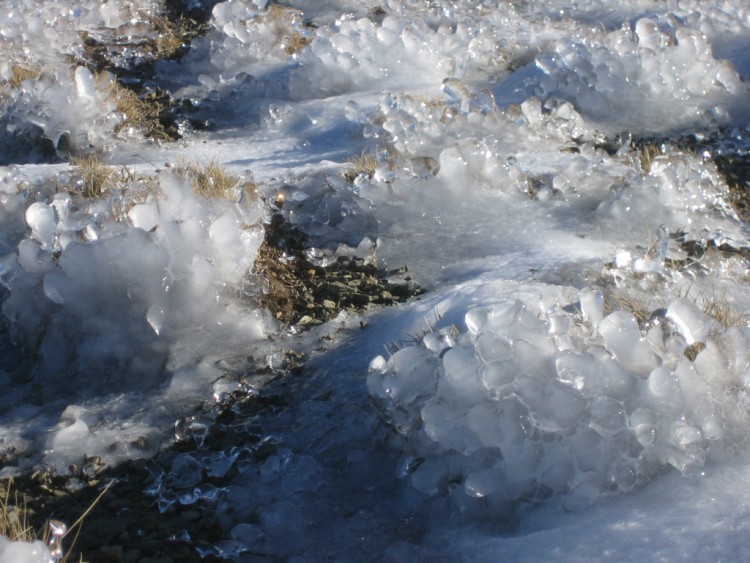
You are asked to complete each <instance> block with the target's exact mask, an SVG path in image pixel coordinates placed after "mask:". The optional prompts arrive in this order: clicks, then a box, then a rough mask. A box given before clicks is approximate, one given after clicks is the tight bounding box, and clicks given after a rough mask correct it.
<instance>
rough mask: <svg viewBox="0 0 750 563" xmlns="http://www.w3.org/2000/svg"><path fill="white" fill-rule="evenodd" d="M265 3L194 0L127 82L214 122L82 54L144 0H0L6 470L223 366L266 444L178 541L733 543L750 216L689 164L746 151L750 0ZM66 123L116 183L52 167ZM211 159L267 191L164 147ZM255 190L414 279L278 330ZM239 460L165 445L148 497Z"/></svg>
mask: <svg viewBox="0 0 750 563" xmlns="http://www.w3.org/2000/svg"><path fill="white" fill-rule="evenodd" d="M209 4H210V6H209ZM266 4H267V2H265V1H263V0H255V1H254V2H253V1H249V0H247V1H240V0H229V1H226V2H218V3H217V2H192V3H191V4H190V5H191V6H193V7H200V6H204V7H211V6H213V8H212V11H211V17H210V18H209V20H208V30H207V32H206V33H205V34H204V35H203V36H201V37H199V38H197V39H195V40H194V41H193V42H192V43H191V45H190V47H189V49H187V50H186V52H185V53H184V54H183V55H182V56H181V57H180V58H179V59H177V60H171V61H160V62H158V63H156V73H155V74H154V76H153V77H152V78H150V80H153V81H154V82H158V84H159V86H160V87H162V88H164V89H167V90H168V91H169V92H170V94H171V95H172V96H173V97H174V98H175V99H177V100H180V102H181V103H182V104H183V106H186V105H189V106H190V107H191V108H192V109H191V113H190V116H191V117H190V119H191V120H192V123H193V125H195V124H196V123H201V124H202V128H203V129H206V130H205V131H197V130H195V129H194V128H191V127H190V124H189V123H187V118H185V120H184V122H183V121H180V120H179V119H180V118H178V125H180V127H181V132H182V134H183V136H182V138H181V139H180V140H179V141H176V142H161V143H159V142H155V141H152V140H151V141H148V140H145V139H144V137H143V135H142V132H140V131H138V130H137V129H136V128H134V127H131V126H130V124H129V123H128V121H127V116H125V115H124V114H123V113H122V112H121V111H119V110H118V109H117V107H116V104H115V102H114V101H113V99H112V97H111V95H110V94H111V90H108V86H107V84H111V81H112V77H111V76H110V77H107V76H99V77H96V76H94V75H93V74H92V73H91V72H90V70H88V69H86V68H85V67H84V66H82V65H81V64H79V63H76V62H75V61H80V60H81V59H82V57H84V55H85V54H84V53H83V51H82V41H81V34H80V32H82V31H86V32H87V33H89V34H90V35H92V36H94V37H106V36H107V30H108V29H109V30H115V36H121V37H123V38H124V37H135V38H138V37H141V36H142V35H143V34H144V33H146V34H148V33H149V31H148V29H149V26H147V25H145V23H144V22H147V21H150V20H149V18H150V17H153V16H155V15H158V14H159V11H160V9H161V6H160V5H159V3H158V2H155V1H154V2H150V1H149V0H131V1H125V0H119V1H115V0H110V2H107V3H104V4H102V3H99V2H93V1H87V0H84V1H81V2H73V1H72V0H56V1H53V0H47V1H45V2H32V1H27V0H5V2H3V3H2V5H0V22H1V23H0V51H1V52H2V55H3V56H2V59H0V60H2V61H3V62H1V63H0V76H1V77H2V78H3V80H4V81H5V85H4V86H3V87H2V90H0V105H1V106H2V109H3V113H2V116H0V123H2V131H0V162H2V163H3V164H4V166H3V167H2V168H0V283H2V287H1V288H0V299H2V313H3V316H2V324H1V325H0V335H1V336H2V341H1V342H0V362H2V363H0V385H2V387H3V389H4V392H3V393H2V394H0V413H2V415H1V416H0V444H1V445H2V448H3V450H4V452H5V454H6V455H5V457H4V459H5V460H7V464H6V466H5V467H4V468H3V469H2V470H1V471H2V475H6V476H7V475H13V474H15V473H18V472H22V471H28V470H30V469H32V468H34V467H36V466H38V465H39V464H46V465H48V466H50V467H52V468H53V469H55V470H59V471H65V468H67V466H68V465H69V464H70V463H73V462H77V461H79V460H80V458H81V456H83V455H84V454H85V455H89V456H93V455H98V456H101V457H102V458H104V459H105V460H106V461H107V462H109V463H115V462H117V461H120V460H122V459H127V458H132V457H140V456H144V455H150V454H153V453H154V452H155V451H157V450H158V449H159V448H160V447H163V446H164V445H165V444H167V443H168V442H169V441H170V440H171V439H172V436H171V432H170V430H171V426H172V424H173V423H174V421H175V420H177V419H181V418H182V417H185V416H187V415H188V414H190V413H191V412H192V411H191V409H192V408H193V407H194V405H195V404H196V402H198V401H201V400H207V399H209V398H210V397H211V396H212V394H213V395H216V396H220V395H221V393H222V392H227V391H231V390H232V385H233V384H232V383H231V382H229V381H228V380H227V378H226V377H223V376H226V375H227V373H229V372H231V373H232V374H234V375H237V373H239V374H240V375H241V376H242V377H243V378H244V379H245V380H246V383H247V384H248V385H249V386H250V387H252V386H253V385H255V386H257V387H258V388H259V392H260V393H264V392H267V391H268V392H271V391H273V386H279V389H280V390H281V392H283V395H284V398H285V407H284V408H282V409H279V410H276V411H273V412H265V413H263V414H262V415H258V416H257V417H256V418H255V419H253V420H251V421H248V422H249V423H251V424H254V425H256V426H257V427H259V428H260V429H261V430H262V432H263V433H264V435H265V436H266V437H267V438H268V439H269V440H271V441H272V442H273V443H274V444H275V445H276V447H277V450H276V453H275V454H273V455H271V456H270V457H267V458H265V459H264V460H263V461H262V462H258V463H255V464H250V465H243V466H242V468H241V469H240V470H239V471H238V473H237V476H236V477H234V478H233V479H232V480H231V482H230V483H229V484H228V485H227V487H226V491H225V493H223V494H222V495H220V500H219V501H218V502H219V503H220V506H222V507H223V508H225V509H226V510H225V511H224V514H225V516H224V522H223V523H224V524H225V526H226V538H227V539H226V541H225V542H223V543H221V544H220V545H217V546H204V547H203V548H202V549H203V550H204V551H203V552H204V553H211V552H214V553H221V554H223V555H225V556H226V557H228V558H233V559H236V560H242V561H245V560H247V561H255V560H263V558H264V557H266V558H269V559H270V560H286V559H293V560H296V561H308V560H309V561H320V560H356V561H363V560H364V561H367V560H372V561H381V560H384V559H385V560H390V561H414V560H436V561H437V560H452V561H453V560H461V561H496V560H501V559H510V560H519V561H520V560H543V559H552V558H555V559H557V560H570V561H578V560H581V561H583V560H592V559H613V560H636V559H638V560H643V559H647V560H648V559H660V560H674V561H677V560H686V559H699V560H723V559H731V560H743V559H745V558H747V556H748V552H750V542H748V540H747V537H748V535H747V532H748V530H747V527H748V522H750V520H749V518H750V504H749V503H750V497H748V493H747V491H748V490H749V489H748V487H747V485H748V484H750V470H748V463H747V461H748V455H747V453H746V445H747V444H746V435H747V431H748V428H749V427H750V417H749V414H750V413H749V411H748V409H749V408H750V396H749V395H748V390H749V389H750V356H748V353H749V352H748V350H750V346H748V344H750V327H749V326H748V322H747V317H746V314H747V312H748V310H750V296H749V295H748V292H747V289H746V283H747V277H748V274H747V270H748V262H747V257H748V253H747V252H746V251H747V248H748V246H749V244H748V240H747V239H748V236H750V230H749V229H748V226H747V225H746V224H745V223H744V222H743V221H742V220H741V219H740V217H739V216H738V215H737V213H736V212H735V210H734V209H733V207H732V206H731V205H730V198H731V197H732V195H731V194H730V190H729V186H728V185H727V182H726V181H725V179H724V176H723V175H722V174H720V173H719V170H718V169H717V166H716V165H715V163H714V158H715V157H718V156H729V157H730V158H733V159H735V160H736V161H738V162H745V163H746V162H747V155H748V143H747V135H748V127H749V126H750V91H749V88H748V80H749V79H750V55H749V54H748V53H750V51H748V49H747V47H748V46H750V8H748V7H747V6H745V5H744V3H743V2H740V1H739V0H727V1H723V2H705V1H698V0H681V1H672V0H667V1H646V0H643V1H640V0H638V1H632V2H628V3H613V2H607V1H605V0H590V1H586V2H572V1H570V0H568V1H563V0H553V1H547V2H533V1H528V2H526V1H518V2H468V1H467V2H463V1H455V0H454V1H448V0H435V1H431V2H409V1H405V0H402V1H398V0H388V1H384V2H377V1H364V0H362V1H358V2H343V1H338V0H330V1H326V2H308V1H305V0H294V1H291V2H287V3H285V4H284V6H283V7H282V6H280V5H275V4H273V3H272V4H273V5H270V6H269V5H266ZM144 30H145V31H144ZM139 34H140V35H139ZM295 41H296V42H297V43H296V46H297V47H295V48H292V47H293V45H295V43H294V42H295ZM125 43H127V42H125ZM287 47H289V48H288V49H287ZM290 52H293V54H290ZM123 53H124V54H123V64H125V63H126V62H127V55H128V51H127V45H125V47H124V51H123ZM131 62H132V61H131ZM19 68H22V69H27V70H29V71H34V72H32V74H31V76H30V77H26V79H25V80H24V79H23V76H22V77H21V79H18V77H19ZM108 92H109V93H108ZM649 142H651V143H652V144H651V145H649ZM649 146H650V147H651V149H652V152H651V153H648V151H647V148H648V147H649ZM639 147H646V148H641V149H640V150H639ZM87 152H96V153H97V154H99V157H100V159H101V160H102V161H104V162H107V163H110V164H112V165H113V166H115V167H116V168H115V170H117V171H118V173H120V174H122V175H123V176H122V177H123V182H122V184H121V186H122V189H120V190H117V193H114V192H115V190H108V191H105V192H104V193H103V194H102V195H101V196H99V197H97V198H84V197H82V196H81V194H80V191H81V190H80V189H79V190H78V192H76V191H75V190H72V191H73V193H68V191H67V190H69V188H68V189H66V187H65V186H70V185H71V184H75V182H76V181H79V180H77V176H76V174H77V172H76V169H75V167H73V166H71V165H70V164H69V163H68V162H67V159H68V157H69V156H70V154H73V155H75V154H81V153H87ZM363 152H364V153H365V154H370V155H372V161H373V163H374V164H373V165H372V167H371V168H370V169H366V170H364V169H363V170H355V171H354V173H353V174H345V172H347V171H348V170H349V171H350V170H351V168H352V166H353V165H352V164H349V163H347V162H350V159H352V157H354V156H358V155H361V154H363ZM210 161H215V162H217V163H220V164H221V165H223V166H224V167H225V168H226V169H227V170H228V171H230V172H231V173H233V174H236V175H237V176H238V177H241V178H242V182H245V183H247V184H250V183H254V184H255V185H257V189H258V191H259V192H260V194H261V196H262V197H261V198H258V199H253V198H251V197H249V196H248V194H247V193H244V194H240V193H239V192H238V193H237V194H233V197H230V198H229V199H223V198H214V199H206V198H203V197H200V196H198V195H196V194H194V193H193V192H192V191H191V189H190V187H189V185H188V183H187V181H186V180H185V179H184V178H180V177H179V175H177V174H175V173H174V172H173V170H174V169H175V168H179V167H180V166H182V165H184V163H185V162H196V163H208V162H210ZM745 170H746V169H745ZM138 175H146V176H149V177H150V178H151V180H150V183H149V184H148V185H149V186H151V187H150V189H149V191H148V193H141V192H138V193H136V192H137V190H138V189H140V188H142V185H143V184H142V182H141V183H139V182H138V181H136V180H135V177H136V176H138ZM745 178H747V177H746V176H745ZM139 187H140V188H139ZM280 196H283V198H284V205H283V213H284V215H285V217H286V218H287V219H288V220H289V221H290V222H291V223H293V224H294V225H296V226H297V227H298V228H299V229H300V230H302V231H303V232H305V233H306V234H307V235H309V237H310V240H311V244H313V245H315V246H316V247H317V248H319V249H321V250H323V251H329V252H338V253H340V254H341V253H343V254H347V253H348V254H352V253H358V254H359V255H361V256H363V257H367V258H368V259H371V260H375V261H377V262H378V264H379V265H381V266H384V267H387V268H398V267H400V266H403V265H406V266H408V268H409V271H410V273H411V275H412V277H413V278H414V280H415V281H416V282H417V283H419V284H420V285H421V286H423V287H424V288H425V289H426V290H427V293H426V294H425V295H424V296H423V297H421V298H420V299H417V300H414V301H412V302H410V303H408V304H405V305H400V306H396V307H393V308H389V309H383V310H379V311H374V312H371V313H369V314H367V315H364V316H362V317H358V316H354V315H352V314H345V313H342V314H341V316H340V317H338V318H337V319H335V320H333V321H331V322H329V323H327V324H326V325H322V326H319V327H316V328H314V329H313V330H311V331H308V332H305V333H301V334H300V333H296V332H295V331H290V330H287V329H284V328H283V327H280V326H279V324H278V323H277V322H276V321H275V320H274V319H273V318H272V317H271V315H270V314H268V313H267V312H265V311H262V310H258V309H257V308H255V307H254V306H252V305H251V304H250V302H248V301H247V300H246V299H244V298H243V295H245V294H246V293H247V290H248V288H247V287H246V284H247V278H246V277H245V273H246V272H247V271H248V270H249V269H250V268H251V266H252V264H253V262H254V260H255V258H256V255H257V252H258V248H259V246H260V244H261V242H262V229H261V228H260V224H261V223H262V221H263V219H267V218H268V216H269V214H270V212H271V211H270V209H271V208H270V202H271V201H279V197H280ZM719 248H721V249H722V250H721V251H720V250H718V249H719ZM289 349H293V350H297V351H299V352H302V353H304V354H306V355H307V358H308V359H307V363H306V365H305V368H304V372H303V375H302V376H289V377H288V378H287V379H285V380H284V381H283V382H281V383H279V382H278V381H275V382H272V383H270V384H268V385H270V386H271V387H270V391H269V388H262V386H263V385H264V384H265V383H266V382H265V380H264V379H263V378H261V377H258V376H256V375H255V374H254V373H253V371H252V369H251V368H250V367H247V366H248V364H249V363H252V362H246V361H245V360H244V358H247V356H253V357H254V358H256V359H257V358H265V363H266V364H268V365H269V366H270V367H273V368H275V367H277V364H278V362H279V361H280V358H281V357H282V356H283V353H284V352H285V351H287V350H289ZM227 366H234V367H233V368H231V369H230V368H229V367H227ZM237 366H240V367H239V368H237ZM238 370H239V371H238ZM235 453H236V452H226V454H227V455H228V456H229V457H224V458H221V459H219V458H217V457H215V458H212V459H208V458H205V459H204V458H201V459H202V461H199V460H198V457H199V456H192V455H191V454H186V455H185V456H182V457H180V458H179V459H178V460H176V461H175V464H174V466H173V468H172V471H171V474H169V475H166V476H164V477H165V481H164V482H165V483H167V484H169V483H171V487H172V488H170V486H168V485H164V487H163V488H162V489H158V488H157V489H155V491H154V494H155V495H157V496H158V497H159V501H160V505H161V506H167V505H168V504H170V503H172V502H192V500H195V498H192V500H186V499H187V497H186V496H185V495H187V496H188V497H189V496H190V495H191V494H193V492H194V491H195V490H197V489H194V487H196V485H197V484H198V483H200V482H201V479H202V477H205V475H206V474H208V475H213V474H216V472H219V471H220V469H217V464H218V465H220V464H221V463H223V462H224V461H226V459H230V461H229V463H230V464H231V463H234V462H235V461H236V459H237V456H235V457H232V455H234V454H235ZM201 463H205V464H206V465H204V466H201ZM212 463H213V464H214V465H211V464H212ZM224 471H226V468H224ZM201 494H202V493H200V492H199V493H197V495H193V497H195V496H198V497H200V496H201ZM199 502H207V501H206V499H201V500H199ZM8 549H18V550H25V551H26V552H27V553H29V555H28V561H32V560H35V559H33V556H32V555H31V554H30V553H31V550H32V548H31V547H29V548H28V549H26V547H25V546H21V545H18V544H7V543H0V559H2V560H3V561H6V560H7V561H11V560H13V561H18V559H17V558H15V556H11V555H7V553H8V551H7V550H8ZM3 550H6V551H3ZM3 558H4V559H3ZM39 560H41V559H39Z"/></svg>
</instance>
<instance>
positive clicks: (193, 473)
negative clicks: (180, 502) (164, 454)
mask: <svg viewBox="0 0 750 563" xmlns="http://www.w3.org/2000/svg"><path fill="white" fill-rule="evenodd" d="M202 473H203V465H202V464H201V462H200V461H198V460H197V459H195V457H193V456H192V455H190V454H187V453H184V454H179V455H178V456H177V457H175V459H174V461H173V462H172V469H171V470H170V472H169V476H168V479H169V481H170V483H171V484H172V486H174V487H175V488H178V489H186V488H188V487H194V486H196V485H197V484H198V483H200V482H201V477H202Z"/></svg>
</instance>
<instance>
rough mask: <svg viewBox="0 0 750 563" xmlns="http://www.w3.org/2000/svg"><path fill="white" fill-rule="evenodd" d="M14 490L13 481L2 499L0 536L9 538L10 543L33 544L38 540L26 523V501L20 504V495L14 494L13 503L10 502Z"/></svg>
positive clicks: (0, 500)
mask: <svg viewBox="0 0 750 563" xmlns="http://www.w3.org/2000/svg"><path fill="white" fill-rule="evenodd" d="M12 488H13V479H9V480H8V481H7V488H6V490H5V496H4V497H3V498H2V499H0V535H2V536H5V537H7V538H8V539H9V540H10V541H25V542H33V541H35V540H36V539H37V538H36V533H35V531H34V529H33V528H32V527H31V526H29V525H28V523H27V522H26V514H27V510H26V501H25V500H24V499H22V500H21V502H20V503H19V499H18V493H14V494H13V502H12V503H11V500H10V490H11V489H12Z"/></svg>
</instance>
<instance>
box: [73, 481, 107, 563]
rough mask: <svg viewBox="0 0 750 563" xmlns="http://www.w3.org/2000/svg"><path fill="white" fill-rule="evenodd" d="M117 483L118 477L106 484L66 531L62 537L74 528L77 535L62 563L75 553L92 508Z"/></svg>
mask: <svg viewBox="0 0 750 563" xmlns="http://www.w3.org/2000/svg"><path fill="white" fill-rule="evenodd" d="M115 484H117V480H116V479H112V480H111V481H110V482H109V483H107V484H106V486H105V487H104V488H103V489H102V491H101V492H100V493H99V495H98V496H97V497H96V498H95V499H94V500H93V502H92V503H91V505H89V507H88V508H87V509H86V511H85V512H84V513H83V514H81V515H80V516H79V517H78V520H76V521H75V522H74V523H73V524H72V525H71V526H70V528H68V530H67V531H66V532H65V533H64V535H63V536H62V538H61V539H65V538H66V537H67V536H68V535H69V534H70V533H71V532H72V531H73V530H75V536H74V537H73V541H72V542H71V544H70V547H69V548H68V552H67V553H66V554H65V557H63V559H62V563H67V561H68V560H69V558H70V554H71V553H73V548H74V547H75V545H76V542H77V541H78V536H79V535H80V533H81V526H82V525H83V521H84V520H86V517H88V515H89V514H90V513H91V511H92V510H94V507H96V505H97V504H99V501H100V500H102V497H103V496H104V495H105V494H107V492H108V491H109V490H110V489H111V488H112V487H113V486H114V485H115Z"/></svg>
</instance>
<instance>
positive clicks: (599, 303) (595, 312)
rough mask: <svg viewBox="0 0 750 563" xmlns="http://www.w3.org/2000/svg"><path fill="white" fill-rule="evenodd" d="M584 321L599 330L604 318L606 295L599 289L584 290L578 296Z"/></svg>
mask: <svg viewBox="0 0 750 563" xmlns="http://www.w3.org/2000/svg"><path fill="white" fill-rule="evenodd" d="M578 295H579V299H580V300H581V312H582V313H583V320H584V321H586V322H587V323H589V324H590V325H591V326H592V327H594V328H597V327H598V326H599V323H601V322H602V319H603V318H604V295H602V292H601V291H599V290H598V289H594V288H590V287H587V288H584V289H582V290H581V292H580V293H579V294H578Z"/></svg>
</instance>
